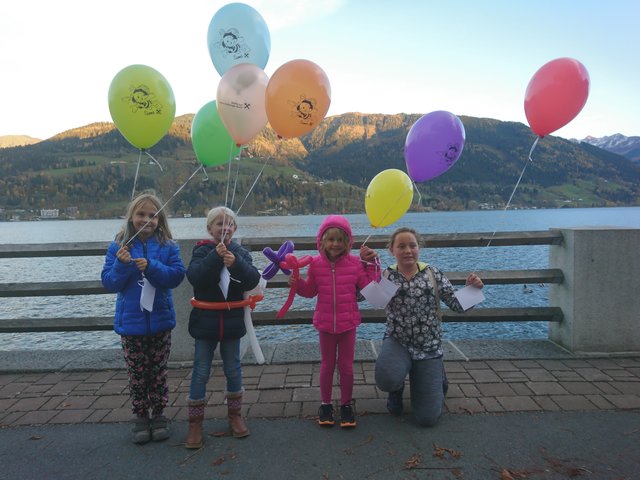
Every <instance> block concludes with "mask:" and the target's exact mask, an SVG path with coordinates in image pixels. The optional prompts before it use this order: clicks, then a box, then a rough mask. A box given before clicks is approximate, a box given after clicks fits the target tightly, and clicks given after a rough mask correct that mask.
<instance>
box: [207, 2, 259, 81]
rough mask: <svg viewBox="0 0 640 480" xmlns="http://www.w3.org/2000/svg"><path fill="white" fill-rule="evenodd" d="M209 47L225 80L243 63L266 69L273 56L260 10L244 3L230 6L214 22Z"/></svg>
mask: <svg viewBox="0 0 640 480" xmlns="http://www.w3.org/2000/svg"><path fill="white" fill-rule="evenodd" d="M207 45H208V47H209V56H210V57H211V61H212V62H213V66H214V67H216V70H217V71H218V73H219V74H220V76H222V75H224V74H225V72H226V71H227V70H229V69H230V68H231V67H233V66H235V65H238V64H239V63H252V64H254V65H257V66H258V67H260V68H262V69H264V67H265V66H266V65H267V61H268V60H269V53H270V52H271V35H270V34H269V29H268V28H267V24H266V23H265V21H264V19H263V18H262V16H261V15H260V14H259V13H258V11H257V10H255V9H254V8H252V7H250V6H249V5H245V4H244V3H229V4H228V5H225V6H224V7H222V8H221V9H220V10H218V11H217V12H216V13H215V15H214V16H213V18H212V19H211V22H210V23H209V30H208V31H207Z"/></svg>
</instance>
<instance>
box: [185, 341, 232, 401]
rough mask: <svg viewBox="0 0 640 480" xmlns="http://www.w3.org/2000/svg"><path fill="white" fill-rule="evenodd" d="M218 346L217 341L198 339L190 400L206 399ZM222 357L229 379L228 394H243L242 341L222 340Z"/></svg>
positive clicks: (225, 373)
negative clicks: (214, 355)
mask: <svg viewBox="0 0 640 480" xmlns="http://www.w3.org/2000/svg"><path fill="white" fill-rule="evenodd" d="M217 346H218V342H217V340H199V339H196V348H195V353H194V358H193V370H192V371H191V387H190V388H189V399H191V400H202V399H203V398H205V395H206V391H207V382H208V381H209V376H210V374H211V362H213V354H214V353H215V351H216V347H217ZM220 356H221V357H222V369H223V371H224V376H225V377H226V379H227V393H240V392H242V368H241V366H240V339H239V338H237V339H233V340H226V339H225V340H222V341H221V342H220Z"/></svg>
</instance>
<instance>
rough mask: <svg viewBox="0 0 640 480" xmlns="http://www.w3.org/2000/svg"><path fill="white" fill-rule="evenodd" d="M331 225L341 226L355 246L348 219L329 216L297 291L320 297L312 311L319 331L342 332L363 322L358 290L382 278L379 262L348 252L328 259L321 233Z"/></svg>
mask: <svg viewBox="0 0 640 480" xmlns="http://www.w3.org/2000/svg"><path fill="white" fill-rule="evenodd" d="M329 228H339V229H341V230H343V231H345V232H346V233H347V236H348V237H349V250H350V249H351V247H352V246H353V235H352V233H351V226H350V225H349V221H348V220H347V219H346V218H345V217H343V216H341V215H329V216H328V217H327V218H325V219H324V221H323V222H322V224H321V225H320V229H319V230H318V235H317V236H316V242H317V245H318V255H315V256H314V257H313V260H312V262H311V264H310V265H309V270H308V272H307V279H306V280H304V279H302V278H300V279H299V280H298V282H297V283H296V292H297V293H298V294H299V295H301V296H303V297H307V298H312V297H315V296H316V295H317V296H318V301H317V303H316V309H315V312H314V314H313V325H314V326H315V327H316V329H317V330H319V331H321V332H328V333H342V332H346V331H347V330H352V329H354V328H356V327H357V326H358V325H360V320H361V316H360V310H359V309H358V302H357V300H356V297H357V289H360V290H361V289H363V288H364V287H365V286H367V285H368V284H369V283H370V282H371V281H373V280H375V281H379V280H380V268H379V265H377V264H376V265H372V264H367V265H366V266H365V264H364V263H363V262H362V261H361V260H360V258H359V257H357V256H355V255H352V254H350V253H347V254H346V255H343V256H341V257H340V258H338V259H337V260H336V261H335V262H331V261H329V259H328V258H327V257H326V255H325V253H324V251H323V250H322V248H321V242H322V235H323V234H324V232H325V231H327V230H328V229H329Z"/></svg>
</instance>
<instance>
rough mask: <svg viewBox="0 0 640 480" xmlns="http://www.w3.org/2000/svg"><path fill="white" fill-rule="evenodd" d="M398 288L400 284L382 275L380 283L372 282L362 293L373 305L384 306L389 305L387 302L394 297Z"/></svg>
mask: <svg viewBox="0 0 640 480" xmlns="http://www.w3.org/2000/svg"><path fill="white" fill-rule="evenodd" d="M397 290H398V286H397V285H396V284H395V283H393V282H392V281H391V280H387V279H386V278H384V277H382V278H381V279H380V283H377V282H371V283H369V284H368V285H367V286H366V287H364V288H363V289H362V290H361V291H360V293H362V296H363V297H364V298H366V299H367V302H369V303H370V304H371V305H372V306H374V307H376V308H384V307H386V306H387V303H389V300H391V299H392V298H393V296H394V295H395V293H396V291H397Z"/></svg>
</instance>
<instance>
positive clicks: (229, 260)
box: [222, 250, 236, 268]
mask: <svg viewBox="0 0 640 480" xmlns="http://www.w3.org/2000/svg"><path fill="white" fill-rule="evenodd" d="M222 262H223V263H224V265H225V266H226V267H227V268H229V267H231V266H232V265H233V264H234V263H236V256H235V255H234V254H233V253H231V252H230V251H228V250H227V252H226V253H225V254H224V256H223V257H222Z"/></svg>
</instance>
